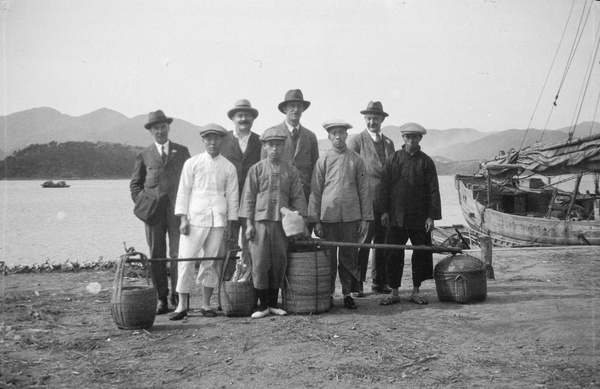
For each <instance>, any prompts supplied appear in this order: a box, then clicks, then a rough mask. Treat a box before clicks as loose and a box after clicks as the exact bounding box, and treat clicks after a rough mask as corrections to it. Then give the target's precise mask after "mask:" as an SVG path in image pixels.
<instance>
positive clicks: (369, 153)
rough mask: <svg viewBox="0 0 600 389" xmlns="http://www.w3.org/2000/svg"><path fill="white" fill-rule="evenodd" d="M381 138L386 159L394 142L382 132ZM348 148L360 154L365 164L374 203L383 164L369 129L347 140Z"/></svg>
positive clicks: (390, 153) (392, 150) (392, 149)
mask: <svg viewBox="0 0 600 389" xmlns="http://www.w3.org/2000/svg"><path fill="white" fill-rule="evenodd" d="M381 140H382V141H383V145H384V149H385V159H387V158H388V157H389V156H390V155H392V153H393V152H394V142H392V140H391V139H390V138H388V137H387V136H385V135H383V134H381ZM348 148H349V149H350V150H353V151H355V152H357V153H358V154H360V156H361V157H362V158H363V160H364V161H365V164H366V165H367V172H368V175H369V188H371V198H372V199H373V202H374V203H375V200H376V199H377V194H378V192H379V187H380V184H381V176H382V174H383V168H384V164H382V163H381V160H380V159H379V154H377V149H376V148H375V142H374V141H373V138H371V135H369V130H364V131H363V132H361V133H360V134H356V135H355V136H353V137H352V138H351V139H350V141H349V142H348ZM381 211H382V210H380V209H375V212H378V213H380V212H381Z"/></svg>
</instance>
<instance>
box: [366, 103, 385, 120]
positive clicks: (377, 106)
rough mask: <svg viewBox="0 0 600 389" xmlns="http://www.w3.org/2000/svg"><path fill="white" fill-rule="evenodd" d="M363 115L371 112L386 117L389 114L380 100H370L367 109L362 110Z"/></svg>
mask: <svg viewBox="0 0 600 389" xmlns="http://www.w3.org/2000/svg"><path fill="white" fill-rule="evenodd" d="M360 113H362V114H363V115H367V114H371V115H381V116H383V117H384V118H385V117H388V116H389V115H388V114H387V113H386V112H385V111H384V110H383V105H382V104H381V102H379V101H369V104H367V109H365V110H363V111H360Z"/></svg>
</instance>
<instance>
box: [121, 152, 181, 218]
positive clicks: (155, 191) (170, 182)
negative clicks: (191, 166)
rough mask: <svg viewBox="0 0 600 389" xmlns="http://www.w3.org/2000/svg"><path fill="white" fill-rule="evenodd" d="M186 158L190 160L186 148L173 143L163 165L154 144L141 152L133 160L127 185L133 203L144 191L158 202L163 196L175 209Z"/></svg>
mask: <svg viewBox="0 0 600 389" xmlns="http://www.w3.org/2000/svg"><path fill="white" fill-rule="evenodd" d="M188 158H190V152H189V150H188V148H187V147H185V146H182V145H180V144H177V143H174V142H170V145H169V156H168V158H167V161H166V162H164V163H163V161H162V158H161V155H160V153H159V152H158V150H157V149H156V146H155V144H154V143H152V144H151V145H150V146H148V147H146V148H145V149H144V150H142V151H141V152H140V153H139V154H138V155H137V157H136V158H135V165H134V167H133V174H132V176H131V182H130V183H129V189H130V191H131V198H132V199H133V202H134V203H135V202H136V200H137V199H138V196H139V194H140V193H141V192H142V191H144V192H147V193H149V194H151V195H154V197H155V198H156V199H158V200H159V202H160V201H161V199H162V198H164V197H165V196H166V197H168V199H169V201H170V202H171V204H172V205H173V207H175V201H176V200H177V187H178V186H179V176H181V170H182V169H183V164H184V163H185V161H186V160H187V159H188ZM142 197H145V196H142ZM140 199H141V198H140Z"/></svg>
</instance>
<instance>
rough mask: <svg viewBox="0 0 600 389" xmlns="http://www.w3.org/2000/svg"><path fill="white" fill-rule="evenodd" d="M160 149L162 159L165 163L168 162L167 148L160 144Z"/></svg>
mask: <svg viewBox="0 0 600 389" xmlns="http://www.w3.org/2000/svg"><path fill="white" fill-rule="evenodd" d="M160 151H161V152H162V156H161V157H162V160H163V163H165V162H167V152H166V150H165V146H160Z"/></svg>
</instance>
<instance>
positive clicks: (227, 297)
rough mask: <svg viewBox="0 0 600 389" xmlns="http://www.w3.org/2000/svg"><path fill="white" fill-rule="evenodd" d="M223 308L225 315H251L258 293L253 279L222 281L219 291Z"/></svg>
mask: <svg viewBox="0 0 600 389" xmlns="http://www.w3.org/2000/svg"><path fill="white" fill-rule="evenodd" d="M219 293H220V298H221V308H222V309H223V312H224V313H225V316H229V317H236V316H250V315H251V314H252V309H253V308H254V306H255V305H256V293H255V292H254V285H253V284H252V281H242V282H232V281H224V282H222V283H221V289H220V291H219Z"/></svg>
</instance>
